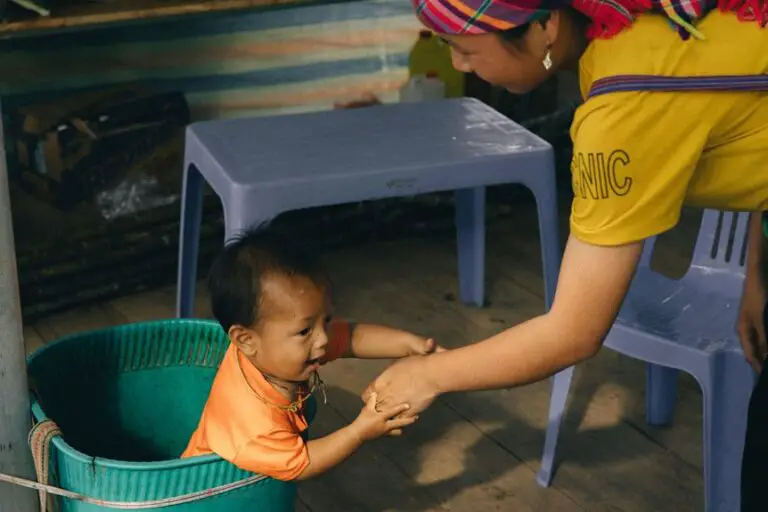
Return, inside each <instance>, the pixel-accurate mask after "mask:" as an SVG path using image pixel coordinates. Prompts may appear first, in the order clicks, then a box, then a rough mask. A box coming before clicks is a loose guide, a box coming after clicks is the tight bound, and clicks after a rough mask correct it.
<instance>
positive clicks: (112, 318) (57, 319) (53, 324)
mask: <svg viewBox="0 0 768 512" xmlns="http://www.w3.org/2000/svg"><path fill="white" fill-rule="evenodd" d="M120 323H123V319H122V318H121V317H120V316H118V315H116V314H115V313H114V312H113V311H112V310H110V309H109V308H108V307H102V306H100V305H90V306H84V307H80V308H76V309H73V310H70V311H67V312H65V313H61V314H58V315H54V316H51V317H49V318H45V319H43V320H41V321H40V322H38V323H36V324H34V326H33V327H34V328H35V330H36V331H37V332H38V334H39V335H40V337H41V338H42V339H43V340H44V341H45V343H50V342H51V341H55V340H57V339H59V338H61V337H64V336H68V335H70V334H74V333H78V332H85V331H91V330H94V329H101V328H104V327H110V326H113V325H117V324H120Z"/></svg>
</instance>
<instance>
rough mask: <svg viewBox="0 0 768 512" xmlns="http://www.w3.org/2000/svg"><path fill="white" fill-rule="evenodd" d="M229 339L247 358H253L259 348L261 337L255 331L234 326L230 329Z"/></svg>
mask: <svg viewBox="0 0 768 512" xmlns="http://www.w3.org/2000/svg"><path fill="white" fill-rule="evenodd" d="M227 334H229V339H230V340H231V341H232V343H234V344H235V346H236V347H237V348H239V349H240V351H241V352H242V353H243V354H245V355H246V357H253V356H255V355H256V352H257V351H258V348H259V339H260V338H259V335H258V334H257V333H256V331H254V330H253V329H249V328H248V327H243V326H242V325H233V326H232V327H230V328H229V332H228V333H227Z"/></svg>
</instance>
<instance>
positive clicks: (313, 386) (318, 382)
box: [236, 353, 328, 413]
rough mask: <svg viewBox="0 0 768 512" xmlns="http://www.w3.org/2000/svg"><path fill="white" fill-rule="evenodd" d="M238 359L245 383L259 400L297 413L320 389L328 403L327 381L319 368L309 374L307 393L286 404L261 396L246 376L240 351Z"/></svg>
mask: <svg viewBox="0 0 768 512" xmlns="http://www.w3.org/2000/svg"><path fill="white" fill-rule="evenodd" d="M236 359H237V368H238V369H239V370H240V375H241V376H242V378H243V380H244V381H245V383H246V384H248V389H250V390H251V393H253V394H254V395H255V396H256V398H258V399H259V400H261V401H262V402H264V403H265V404H267V405H269V406H271V407H276V408H278V409H280V410H282V411H286V412H292V413H296V412H298V411H299V410H300V409H301V406H302V405H303V404H304V402H306V401H307V399H309V397H311V396H312V395H313V394H314V393H315V391H317V390H318V389H319V390H320V392H321V393H322V395H323V403H324V404H327V403H328V394H327V390H326V385H325V382H323V379H321V378H320V374H319V373H318V372H317V370H315V371H314V372H312V374H311V375H310V376H309V379H308V382H309V383H310V386H309V388H308V389H307V391H306V393H302V394H298V398H297V399H296V400H294V401H292V402H291V403H290V404H288V405H284V404H277V403H275V402H273V401H271V400H269V399H268V398H266V397H264V396H261V394H259V392H258V391H256V390H255V389H253V386H251V383H250V382H248V379H247V378H246V377H245V370H243V364H242V363H241V362H240V354H239V353H238V354H237V357H236ZM265 380H266V376H265ZM302 384H303V383H302ZM302 384H300V385H299V386H302Z"/></svg>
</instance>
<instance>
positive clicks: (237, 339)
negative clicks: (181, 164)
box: [182, 228, 442, 480]
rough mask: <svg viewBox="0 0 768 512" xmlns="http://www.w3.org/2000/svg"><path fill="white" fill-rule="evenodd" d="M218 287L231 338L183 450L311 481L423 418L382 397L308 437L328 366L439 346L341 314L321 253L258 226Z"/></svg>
mask: <svg viewBox="0 0 768 512" xmlns="http://www.w3.org/2000/svg"><path fill="white" fill-rule="evenodd" d="M208 284H209V288H210V295H211V304H212V309H213V314H214V316H215V317H216V320H218V322H219V323H220V324H221V326H222V327H223V328H224V330H225V331H226V332H227V333H228V335H229V338H230V340H231V344H230V347H229V349H228V350H227V352H226V354H225V356H224V359H223V360H222V363H221V366H220V368H219V370H218V373H217V374H216V378H215V380H214V382H213V386H212V388H211V392H210V395H209V397H208V401H207V403H206V405H205V409H204V410H203V414H202V417H201V419H200V423H199V425H198V427H197V430H196V431H195V432H194V434H193V435H192V438H191V440H190V441H189V444H188V446H187V449H186V450H185V451H184V454H183V455H182V457H192V456H196V455H203V454H210V453H216V454H218V455H219V456H220V457H222V458H224V459H226V460H228V461H230V462H232V463H233V464H235V465H236V466H238V467H239V468H241V469H244V470H247V471H251V472H254V473H260V474H263V475H266V476H270V477H272V478H276V479H279V480H303V479H306V478H310V477H312V476H315V475H318V474H320V473H323V472H325V471H327V470H329V469H330V468H332V467H334V466H336V465H337V464H339V463H340V462H342V461H343V460H344V459H345V458H347V457H348V456H349V455H351V454H352V453H353V452H354V451H355V450H357V449H358V448H359V447H360V446H361V445H362V444H363V443H364V442H365V441H368V440H370V439H374V438H377V437H380V436H382V435H385V434H394V435H396V434H399V433H400V429H402V428H403V427H405V426H407V425H409V424H411V423H413V422H414V421H415V420H416V418H415V417H413V418H403V417H398V415H400V413H402V412H403V411H405V410H407V409H408V405H407V404H398V405H388V406H386V407H382V408H381V410H378V411H377V410H376V407H375V406H374V405H373V404H375V397H373V398H372V400H369V404H368V405H366V406H365V407H364V408H363V409H362V411H361V412H360V415H359V416H358V417H357V419H356V420H355V421H354V422H353V423H351V424H350V425H348V426H346V427H344V428H342V429H340V430H337V431H336V432H333V433H332V434H329V435H327V436H325V437H322V438H320V439H313V440H310V441H308V442H305V441H304V438H303V437H302V433H303V432H304V431H305V430H306V429H307V421H306V418H305V416H304V405H305V401H306V399H307V398H308V397H309V396H310V395H311V394H312V393H313V392H315V391H318V388H319V387H320V386H322V382H321V381H320V379H319V377H318V375H317V371H318V369H319V368H320V367H321V366H322V365H324V364H325V363H328V362H330V361H333V360H334V359H337V358H339V357H357V358H369V359H373V358H400V357H405V356H409V355H424V354H428V353H430V352H434V351H436V350H438V349H439V347H437V345H436V344H435V343H434V341H433V340H428V339H425V338H422V337H420V336H416V335H414V334H411V333H408V332H404V331H400V330H396V329H391V328H388V327H382V326H378V325H368V324H357V325H356V324H354V323H351V322H348V321H345V320H342V319H337V318H333V317H332V304H331V293H330V286H331V285H330V281H329V279H328V277H327V276H326V274H325V273H324V271H323V269H322V268H321V266H320V264H319V263H318V261H317V258H316V257H315V254H314V253H312V252H309V251H305V250H304V249H303V248H302V247H299V246H298V245H296V244H295V243H293V241H292V240H291V239H290V238H289V237H287V236H284V235H282V234H280V233H279V232H278V231H275V230H273V229H271V228H266V229H261V228H259V229H255V230H251V231H249V232H247V233H245V234H244V235H243V236H242V237H240V238H238V239H236V240H234V241H233V242H231V243H229V244H227V245H226V247H225V248H224V249H223V250H222V252H221V254H220V255H219V256H218V257H217V259H216V261H215V262H214V264H213V266H212V268H211V272H210V275H209V282H208ZM439 350H442V349H439Z"/></svg>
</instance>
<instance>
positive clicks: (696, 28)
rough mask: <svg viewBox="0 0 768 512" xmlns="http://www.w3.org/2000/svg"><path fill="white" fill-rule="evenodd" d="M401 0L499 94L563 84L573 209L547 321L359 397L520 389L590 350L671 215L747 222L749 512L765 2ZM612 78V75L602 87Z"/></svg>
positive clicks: (416, 403)
mask: <svg viewBox="0 0 768 512" xmlns="http://www.w3.org/2000/svg"><path fill="white" fill-rule="evenodd" d="M413 1H414V3H415V8H416V12H417V15H418V17H419V18H420V20H421V21H422V23H423V24H424V25H426V26H427V27H428V28H430V29H432V30H434V31H435V32H437V33H438V34H439V35H440V36H441V37H443V38H444V39H445V40H446V41H447V43H448V44H449V45H450V46H451V50H452V54H453V63H454V66H455V67H456V68H457V69H459V70H461V71H464V72H474V73H476V74H477V75H479V76H480V77H481V78H483V79H485V80H486V81H488V82H491V83H493V84H496V85H499V86H503V87H506V88H507V89H509V90H510V91H512V92H514V93H525V92H527V91H529V90H531V89H533V88H534V87H536V86H537V85H539V84H541V83H542V82H543V81H544V80H546V79H547V78H548V77H550V76H551V75H552V74H553V73H555V72H556V71H558V70H562V69H571V70H573V71H575V72H577V73H578V75H579V79H580V86H581V90H582V94H583V95H584V97H585V98H586V101H585V102H584V104H583V105H582V106H581V107H580V108H579V109H578V111H577V112H576V115H575V118H574V121H573V125H572V127H571V136H572V138H573V142H574V156H573V162H572V166H571V168H572V175H573V190H574V196H575V198H574V201H573V207H572V211H571V219H570V237H569V239H568V243H567V246H566V249H565V253H564V256H563V260H562V266H561V271H560V277H559V282H558V287H557V292H556V294H555V298H554V302H553V305H552V307H551V309H550V311H549V312H547V313H546V314H544V315H541V316H539V317H536V318H533V319H531V320H529V321H527V322H524V323H522V324H520V325H516V326H514V327H512V328H510V329H507V330H506V331H504V332H501V333H500V334H497V335H495V336H493V337H492V338H489V339H487V340H484V341H482V342H479V343H476V344H473V345H469V346H466V347H462V348H459V349H457V350H453V351H449V352H445V353H441V354H436V355H430V356H426V357H418V358H410V359H407V360H403V361H400V362H397V363H396V364H394V365H393V366H391V367H389V368H388V369H387V370H386V371H384V372H383V373H382V374H381V375H380V376H379V377H378V378H377V379H376V380H375V381H374V382H373V383H372V384H371V386H369V389H368V390H367V392H366V393H369V392H370V391H376V392H377V396H378V398H379V403H384V402H387V401H394V400H398V401H407V402H409V403H410V404H411V411H410V412H409V413H412V414H416V413H418V412H420V411H421V410H423V409H425V408H426V407H427V406H429V404H430V403H431V402H432V401H433V400H434V399H435V398H436V397H437V396H438V395H440V394H441V393H448V392H453V391H468V390H481V389H493V388H507V387H511V386H520V385H524V384H528V383H531V382H534V381H538V380H542V379H545V378H547V377H549V376H551V375H553V374H554V373H556V372H558V371H559V370H562V369H564V368H566V367H569V366H571V365H575V364H577V363H579V362H582V361H584V360H585V359H588V358H590V357H592V356H594V355H595V354H596V353H597V352H598V350H599V349H600V347H601V344H602V340H603V337H604V336H605V334H606V333H607V332H608V330H609V328H610V327H611V325H612V323H613V321H614V319H615V317H616V315H617V312H618V310H619V307H620V305H621V302H622V300H623V299H624V296H625V294H626V293H627V290H628V287H629V285H630V281H631V279H632V276H633V274H634V272H635V267H636V265H637V263H638V260H639V257H640V253H641V251H642V244H643V240H644V239H645V238H648V237H651V236H654V235H658V234H660V233H662V232H664V231H667V230H669V229H670V228H672V227H673V226H675V224H676V223H677V222H678V219H679V215H680V210H681V207H682V206H683V204H690V205H694V206H701V207H710V208H718V209H725V210H741V211H751V212H755V213H753V215H752V218H751V220H750V241H749V247H750V250H749V257H748V260H749V261H748V276H747V279H746V285H745V288H744V295H743V299H742V306H741V315H740V320H739V326H738V332H739V333H740V335H741V339H742V345H743V348H744V353H745V355H746V357H747V359H748V360H749V361H750V363H751V364H752V365H753V366H754V367H755V369H756V370H758V371H761V376H760V381H759V384H758V387H757V388H756V390H755V391H754V394H753V398H752V402H751V406H750V413H749V414H750V417H749V432H748V434H747V442H746V448H745V457H744V459H745V462H744V468H743V478H742V480H743V491H742V493H743V498H742V501H743V506H744V508H743V509H744V510H757V507H758V506H759V505H758V504H756V499H757V498H755V495H756V494H759V493H761V492H762V489H760V486H761V484H763V482H762V480H765V478H766V477H767V476H768V446H766V441H768V418H767V417H766V416H767V415H768V375H767V373H768V371H767V370H765V369H764V365H763V363H764V361H765V359H766V352H767V351H768V349H767V348H766V336H765V322H764V321H763V309H764V305H765V289H764V286H763V276H762V271H761V263H762V244H761V238H762V231H761V224H760V221H761V219H760V214H759V213H757V212H762V211H764V210H768V94H767V93H766V92H765V91H766V90H768V30H766V29H763V27H764V26H765V25H766V23H767V22H768V3H764V0H749V1H748V2H743V0H732V1H727V0H726V1H723V0H721V1H720V3H719V5H718V4H717V2H715V1H714V0H708V1H705V2H704V3H701V2H700V1H698V2H697V0H667V1H663V2H662V1H659V0H573V1H572V2H571V1H567V0H547V1H543V0H413ZM662 5H666V12H665V11H664V9H663V8H662V7H660V6H662ZM718 7H719V9H718ZM627 75H631V76H637V75H644V76H648V75H654V76H663V77H672V78H667V79H661V80H647V79H646V80H639V79H637V78H626V76H627ZM617 76H623V77H624V78H622V79H620V80H615V79H614V80H610V77H617ZM713 76H714V77H716V76H730V78H728V79H722V78H719V79H718V78H711V77H713ZM745 76H748V77H749V78H744V77H745ZM675 77H688V78H684V79H682V80H677V79H676V78H675ZM691 77H698V78H691ZM701 77H710V78H708V79H707V78H704V79H702V78H701ZM739 77H741V78H739ZM606 79H608V80H606ZM622 87H623V89H622ZM649 88H657V89H661V90H660V91H658V92H648V89H649ZM694 89H698V90H694ZM723 89H727V90H723ZM735 89H740V90H735ZM760 430H762V433H761V432H759V431H760ZM758 434H759V435H758ZM760 510H768V507H766V506H765V504H764V503H763V504H762V506H760Z"/></svg>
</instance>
